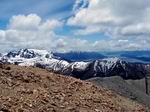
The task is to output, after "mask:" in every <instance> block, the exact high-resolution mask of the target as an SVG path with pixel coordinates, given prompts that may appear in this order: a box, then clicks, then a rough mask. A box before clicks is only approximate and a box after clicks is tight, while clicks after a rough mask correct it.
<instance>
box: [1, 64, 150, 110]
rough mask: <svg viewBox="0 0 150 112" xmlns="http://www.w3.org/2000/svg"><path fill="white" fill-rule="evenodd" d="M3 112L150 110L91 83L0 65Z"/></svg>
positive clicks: (24, 68) (34, 69)
mask: <svg viewBox="0 0 150 112" xmlns="http://www.w3.org/2000/svg"><path fill="white" fill-rule="evenodd" d="M0 112H149V110H148V109H146V108H145V107H144V106H142V105H141V104H138V103H136V102H133V101H131V100H129V99H127V98H124V97H121V96H119V95H117V94H116V93H113V92H111V91H109V90H106V89H104V88H102V87H97V86H95V85H93V84H91V83H89V82H84V81H81V80H78V79H75V78H71V77H67V76H62V75H59V74H55V73H52V72H48V71H46V70H44V69H39V68H33V67H19V66H14V65H2V64H0Z"/></svg>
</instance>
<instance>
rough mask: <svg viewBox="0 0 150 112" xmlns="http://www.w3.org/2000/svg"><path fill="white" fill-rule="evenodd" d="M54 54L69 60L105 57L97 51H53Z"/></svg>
mask: <svg viewBox="0 0 150 112" xmlns="http://www.w3.org/2000/svg"><path fill="white" fill-rule="evenodd" d="M54 55H55V56H58V57H61V58H64V59H66V60H71V61H90V60H97V59H103V58H106V56H104V55H102V54H100V53H98V52H68V53H54Z"/></svg>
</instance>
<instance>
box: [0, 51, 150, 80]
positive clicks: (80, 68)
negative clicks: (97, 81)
mask: <svg viewBox="0 0 150 112" xmlns="http://www.w3.org/2000/svg"><path fill="white" fill-rule="evenodd" d="M0 60H1V61H2V62H6V63H11V64H17V65H19V66H36V67H40V68H45V69H48V70H53V71H55V72H58V73H61V74H64V75H69V76H73V77H76V78H80V79H88V78H92V77H109V76H114V75H118V76H121V77H123V78H126V79H138V78H143V77H144V76H145V74H146V72H147V71H149V70H150V66H149V65H145V64H136V63H130V62H127V61H123V60H121V59H119V58H105V59H97V60H94V61H86V62H84V61H75V62H71V61H67V60H64V59H62V58H60V57H58V56H55V55H54V54H53V53H49V52H47V51H46V50H36V49H21V50H19V51H12V52H9V53H7V54H5V55H3V56H1V58H0Z"/></svg>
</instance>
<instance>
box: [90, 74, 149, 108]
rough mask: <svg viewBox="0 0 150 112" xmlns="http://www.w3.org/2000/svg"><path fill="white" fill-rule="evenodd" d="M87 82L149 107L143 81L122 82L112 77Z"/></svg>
mask: <svg viewBox="0 0 150 112" xmlns="http://www.w3.org/2000/svg"><path fill="white" fill-rule="evenodd" d="M88 81H90V82H92V83H94V84H96V85H98V86H100V87H101V86H102V87H105V88H107V89H110V90H113V91H115V92H117V93H118V94H120V95H122V96H125V97H127V98H130V99H133V100H135V101H138V102H140V103H142V104H144V105H146V106H148V107H150V96H149V95H147V94H146V93H145V79H138V80H124V79H122V78H121V77H119V76H114V77H104V78H100V77H97V78H91V79H89V80H88ZM149 81H150V80H149ZM149 93H150V86H149Z"/></svg>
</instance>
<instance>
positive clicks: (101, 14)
mask: <svg viewBox="0 0 150 112" xmlns="http://www.w3.org/2000/svg"><path fill="white" fill-rule="evenodd" d="M77 1H78V0H77ZM149 13H150V1H149V0H115V1H114V0H90V1H89V7H88V8H83V9H81V10H79V11H78V12H76V13H75V16H73V17H71V18H70V19H69V20H68V25H75V26H76V25H78V26H84V27H86V28H85V29H84V30H83V29H82V30H81V32H82V33H81V34H84V35H85V34H87V35H88V34H89V33H90V32H89V31H87V29H88V28H91V27H92V28H94V27H95V29H98V27H99V29H100V30H95V31H94V32H96V31H97V32H104V33H105V34H109V35H110V36H111V37H117V38H120V37H124V36H127V37H129V36H132V37H133V36H134V37H135V36H144V35H147V34H150V27H149V26H150V16H149ZM101 29H103V30H101ZM84 31H85V32H84ZM78 32H79V31H77V34H78ZM91 33H93V31H91Z"/></svg>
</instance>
